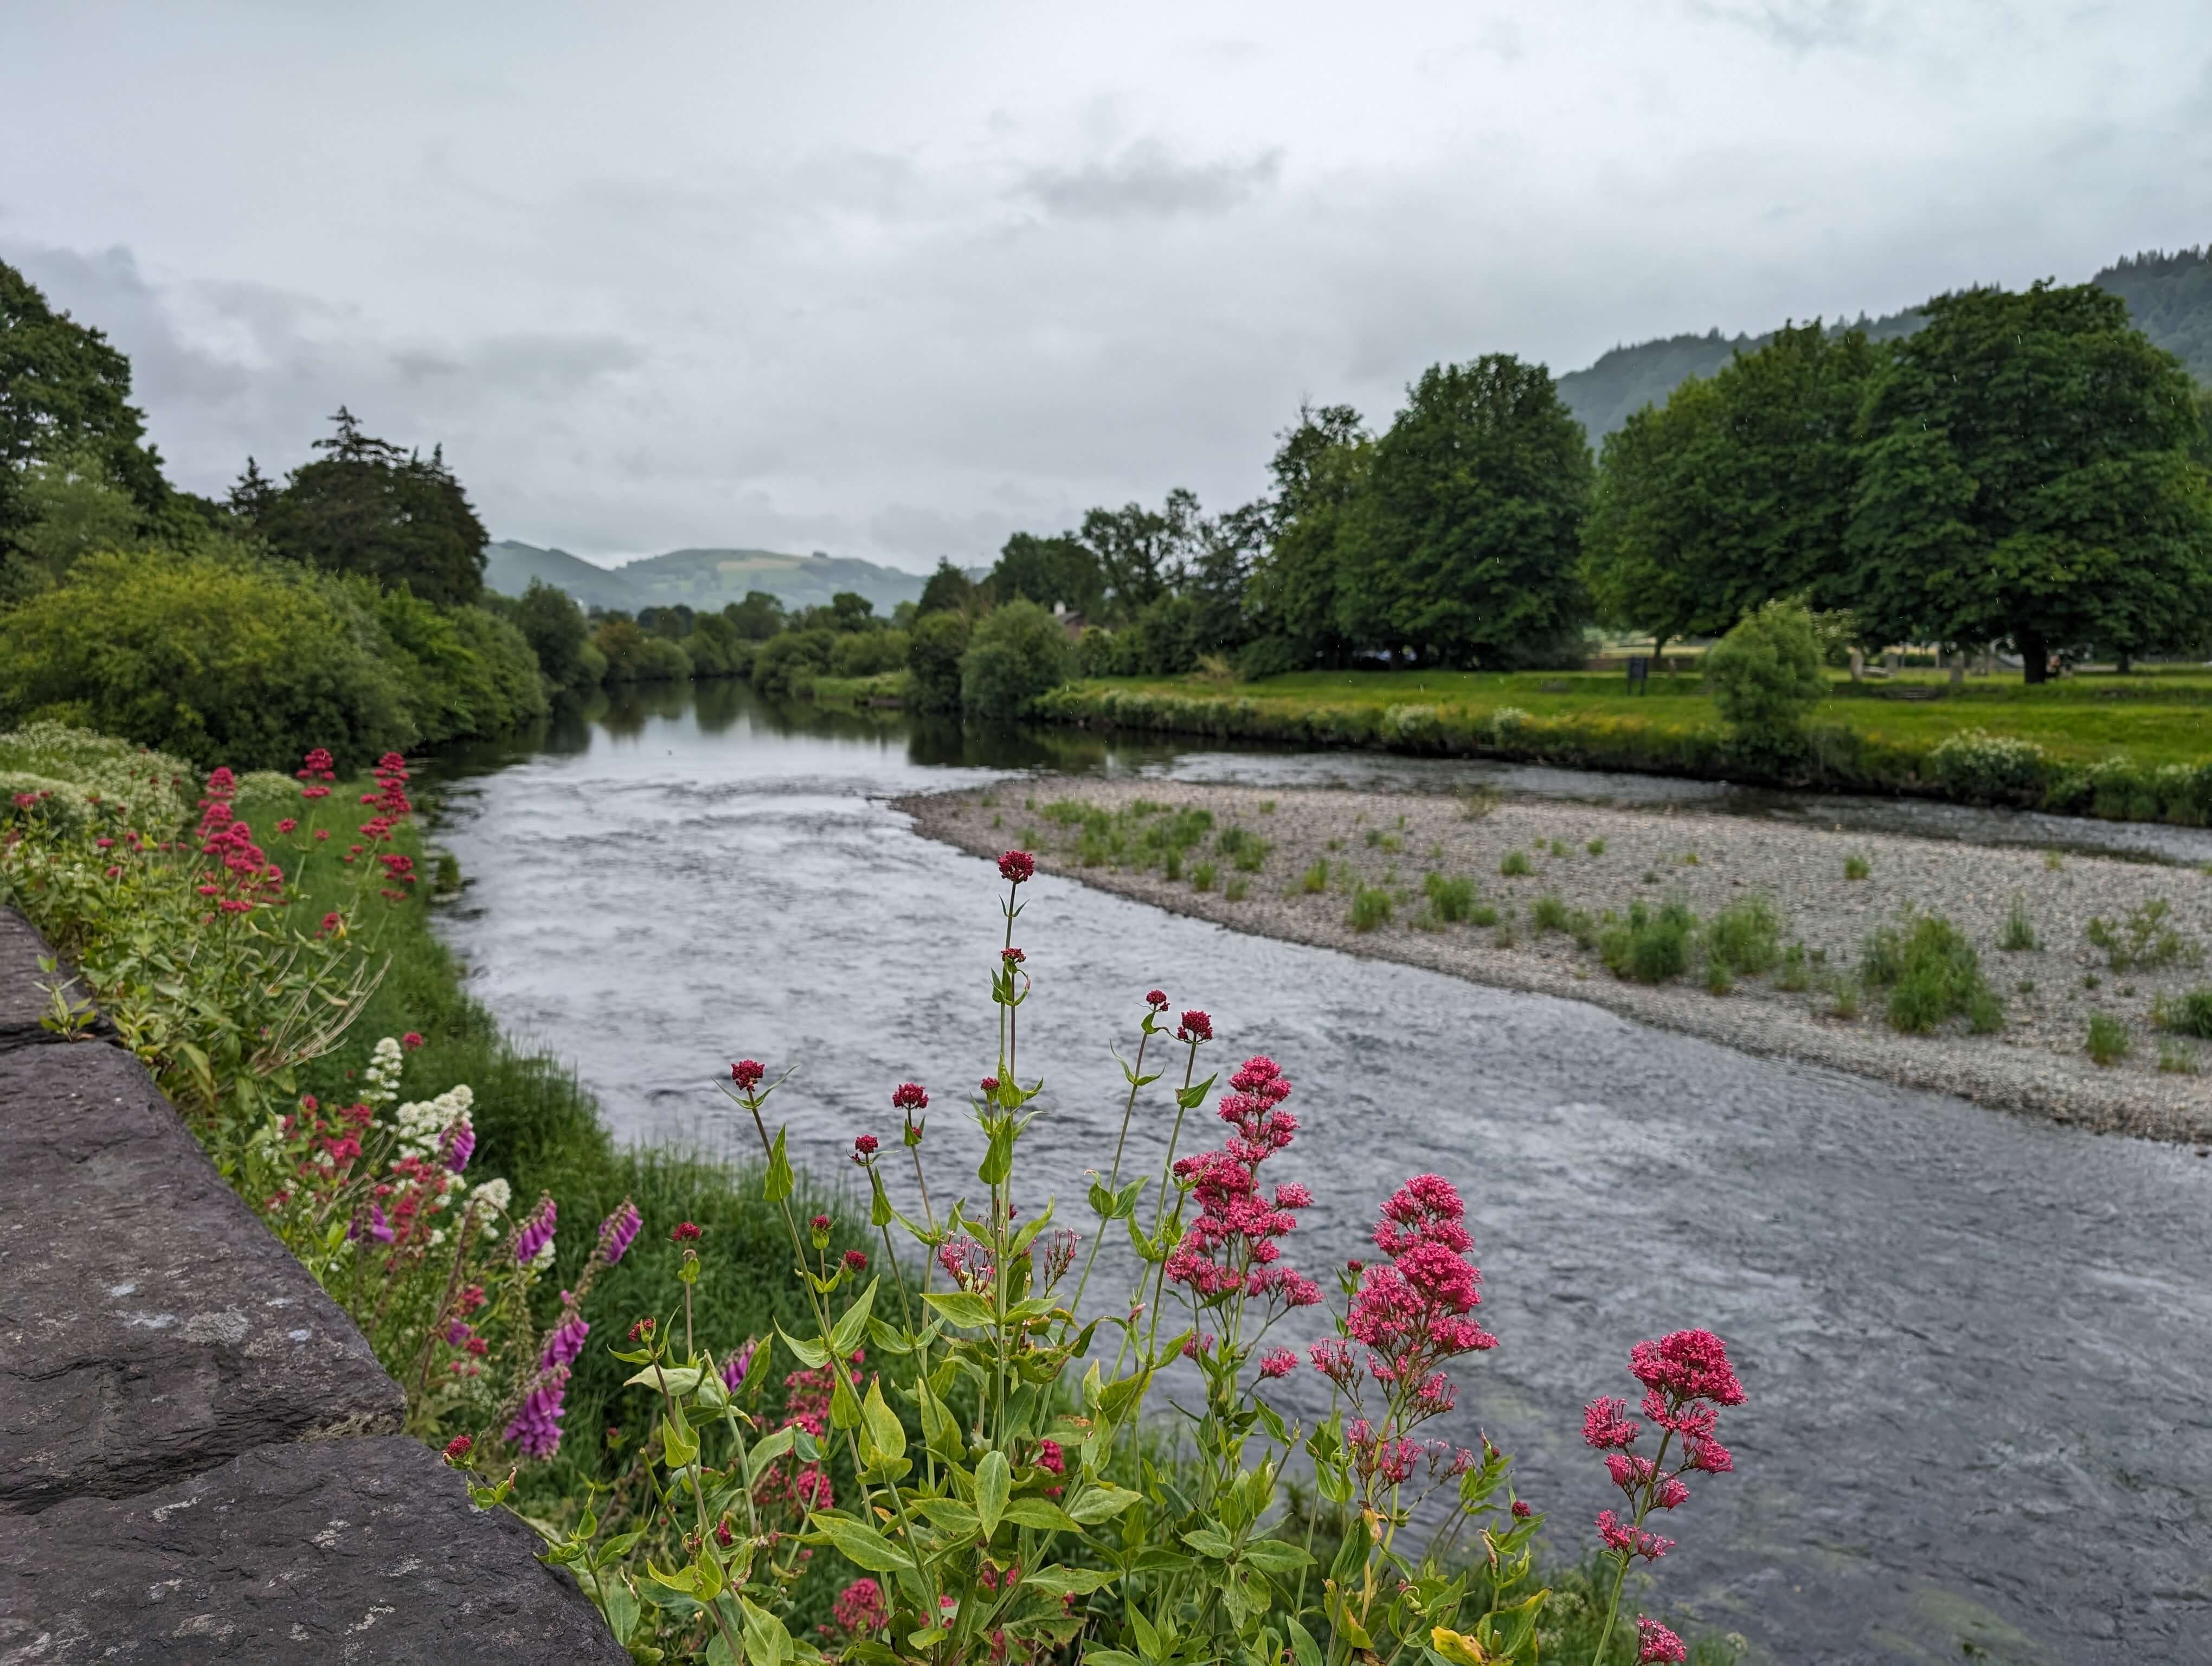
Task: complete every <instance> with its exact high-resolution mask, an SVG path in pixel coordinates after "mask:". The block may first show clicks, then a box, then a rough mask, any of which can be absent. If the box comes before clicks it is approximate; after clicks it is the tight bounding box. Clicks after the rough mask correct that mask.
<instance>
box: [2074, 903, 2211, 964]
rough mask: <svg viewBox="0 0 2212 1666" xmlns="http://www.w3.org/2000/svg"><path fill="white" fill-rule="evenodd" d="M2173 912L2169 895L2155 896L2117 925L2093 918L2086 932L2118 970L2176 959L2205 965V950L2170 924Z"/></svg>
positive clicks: (2171, 962)
mask: <svg viewBox="0 0 2212 1666" xmlns="http://www.w3.org/2000/svg"><path fill="white" fill-rule="evenodd" d="M2172 912H2173V909H2172V904H2170V903H2167V901H2166V898H2164V897H2152V898H2150V899H2149V901H2148V902H2145V903H2138V904H2137V905H2136V907H2135V908H2133V909H2130V910H2129V911H2128V916H2127V918H2126V919H2124V920H2122V921H2119V922H2118V924H2114V923H2113V922H2112V921H2107V920H2105V919H2102V918H2100V917H2093V918H2092V919H2091V920H2090V921H2089V926H2088V931H2087V937H2088V939H2089V941H2090V943H2091V944H2092V945H2094V946H2095V947H2097V948H2100V949H2102V950H2103V951H2104V952H2105V957H2106V962H2107V964H2109V965H2110V966H2111V968H2112V970H2114V971H2116V972H2124V971H2129V970H2132V969H2134V968H2135V967H2137V966H2154V967H2155V966H2171V965H2172V964H2175V963H2176V962H2177V961H2178V962H2179V963H2181V964H2184V965H2189V966H2197V965H2202V964H2203V960H2204V952H2203V950H2202V949H2201V948H2199V947H2198V946H2197V945H2196V944H2195V943H2194V942H2192V941H2191V940H2190V939H2188V938H2185V937H2184V936H2183V935H2182V934H2181V933H2179V931H2177V930H2175V929H2174V927H2172V925H2171V924H2170V923H2168V921H2169V916H2171V915H2172Z"/></svg>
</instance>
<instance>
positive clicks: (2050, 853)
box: [2043, 850, 2066, 873]
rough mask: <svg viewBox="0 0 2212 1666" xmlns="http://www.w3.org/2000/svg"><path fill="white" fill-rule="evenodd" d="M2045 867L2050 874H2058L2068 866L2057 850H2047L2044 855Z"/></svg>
mask: <svg viewBox="0 0 2212 1666" xmlns="http://www.w3.org/2000/svg"><path fill="white" fill-rule="evenodd" d="M2043 866H2044V867H2045V869H2046V870H2047V871H2048V872H2050V873H2057V872H2058V870H2059V869H2060V868H2062V867H2064V866H2066V859H2065V858H2064V857H2063V856H2062V855H2060V854H2058V853H2057V851H2055V850H2046V851H2045V852H2044V853H2043Z"/></svg>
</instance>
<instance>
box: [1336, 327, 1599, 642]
mask: <svg viewBox="0 0 2212 1666" xmlns="http://www.w3.org/2000/svg"><path fill="white" fill-rule="evenodd" d="M1590 480H1591V465H1590V457H1589V447H1588V446H1587V445H1586V444H1585V443H1584V442H1583V433H1582V429H1581V427H1580V425H1579V424H1577V423H1576V422H1575V420H1574V418H1573V417H1571V416H1569V415H1568V414H1567V410H1566V408H1565V406H1564V405H1562V404H1560V403H1559V394H1558V392H1557V390H1556V389H1555V388H1554V387H1553V384H1552V378H1551V375H1550V373H1549V372H1547V370H1546V369H1545V368H1543V367H1542V366H1541V365H1530V364H1523V363H1522V362H1520V361H1519V360H1518V359H1516V358H1514V357H1513V356H1510V354H1491V355H1488V356H1485V357H1483V358H1480V359H1477V360H1475V361H1474V362H1471V363H1468V364H1465V365H1435V366H1431V368H1429V369H1428V370H1427V371H1425V372H1424V373H1423V374H1422V376H1421V379H1420V380H1419V381H1418V382H1417V383H1415V384H1414V386H1413V389H1412V391H1411V393H1410V395H1409V397H1408V398H1407V404H1406V408H1405V409H1404V410H1401V411H1400V412H1399V413H1398V417H1397V420H1396V421H1395V422H1394V423H1392V424H1391V425H1390V431H1389V433H1388V434H1386V435H1383V438H1382V439H1381V440H1379V441H1376V446H1375V453H1374V460H1373V464H1372V465H1371V468H1370V471H1369V473H1368V477H1367V480H1366V483H1365V486H1364V489H1363V490H1362V491H1361V492H1360V493H1359V495H1358V497H1357V498H1356V499H1355V500H1354V502H1353V503H1352V507H1351V508H1350V510H1349V511H1348V514H1347V524H1346V538H1347V539H1348V544H1347V546H1346V547H1347V551H1348V553H1347V555H1346V560H1345V562H1344V563H1343V566H1342V569H1341V577H1340V583H1339V588H1338V594H1337V622H1338V624H1339V627H1340V629H1342V631H1343V632H1344V634H1345V635H1346V636H1348V637H1350V638H1352V640H1354V641H1364V642H1377V643H1383V644H1388V645H1389V646H1391V647H1394V648H1395V647H1400V646H1405V647H1410V648H1413V649H1414V650H1415V652H1416V653H1417V654H1419V657H1420V659H1421V660H1422V662H1423V663H1424V664H1430V663H1434V664H1438V665H1445V666H1476V665H1480V666H1498V665H1510V664H1520V663H1527V662H1528V661H1529V660H1530V659H1531V657H1532V655H1534V654H1540V653H1541V651H1542V649H1543V648H1545V647H1546V646H1547V645H1553V644H1557V643H1559V642H1560V641H1562V639H1564V638H1565V637H1566V636H1567V635H1569V633H1571V632H1572V631H1574V630H1576V629H1577V628H1578V627H1579V626H1580V624H1581V622H1582V617H1583V611H1584V595H1583V587H1582V581H1581V579H1580V576H1579V574H1578V570H1577V558H1578V551H1579V545H1580V534H1581V524H1582V516H1583V511H1584V509H1585V508H1586V507H1587V505H1588V502H1589V491H1590ZM1575 651H1576V652H1577V653H1579V644H1578V643H1577V647H1576V650H1575Z"/></svg>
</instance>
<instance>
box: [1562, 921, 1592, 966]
mask: <svg viewBox="0 0 2212 1666" xmlns="http://www.w3.org/2000/svg"><path fill="white" fill-rule="evenodd" d="M1567 935H1568V936H1570V937H1571V938H1573V939H1575V946H1576V947H1577V948H1578V949H1583V950H1585V951H1587V950H1590V949H1595V947H1597V921H1595V920H1593V919H1591V918H1590V917H1589V910H1587V909H1576V910H1575V911H1574V912H1573V913H1571V914H1570V915H1568V916H1567ZM1577 976H1580V974H1577Z"/></svg>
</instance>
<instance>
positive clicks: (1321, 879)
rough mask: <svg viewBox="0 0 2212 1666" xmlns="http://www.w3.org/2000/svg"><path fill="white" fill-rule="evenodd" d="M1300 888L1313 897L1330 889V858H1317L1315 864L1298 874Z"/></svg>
mask: <svg viewBox="0 0 2212 1666" xmlns="http://www.w3.org/2000/svg"><path fill="white" fill-rule="evenodd" d="M1298 889H1299V890H1300V891H1304V892H1305V893H1306V895H1307V896H1309V897H1311V896H1315V895H1317V894H1318V893H1320V892H1322V891H1327V890H1328V857H1326V856H1322V857H1320V858H1317V859H1316V860H1315V862H1314V865H1313V866H1311V867H1310V868H1308V869H1307V870H1306V871H1305V872H1304V873H1302V874H1300V875H1299V876H1298Z"/></svg>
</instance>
